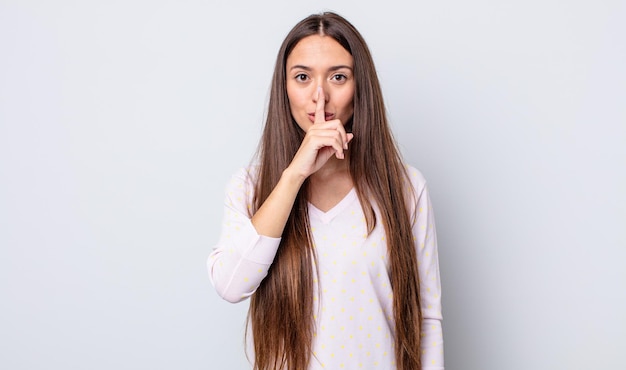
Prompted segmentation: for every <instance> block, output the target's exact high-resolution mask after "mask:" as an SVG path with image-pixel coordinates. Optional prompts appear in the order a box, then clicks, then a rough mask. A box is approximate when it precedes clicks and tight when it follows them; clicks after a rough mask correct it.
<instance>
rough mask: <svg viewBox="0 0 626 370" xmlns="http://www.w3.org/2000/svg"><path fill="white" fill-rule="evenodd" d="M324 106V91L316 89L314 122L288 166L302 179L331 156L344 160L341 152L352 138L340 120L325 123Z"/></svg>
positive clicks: (315, 170) (321, 165) (346, 147)
mask: <svg viewBox="0 0 626 370" xmlns="http://www.w3.org/2000/svg"><path fill="white" fill-rule="evenodd" d="M324 106H325V97H324V91H323V90H322V88H321V87H318V90H317V105H316V106H315V121H314V123H313V125H312V126H311V127H310V128H309V130H308V131H307V133H306V135H305V136H304V140H302V144H300V148H299V149H298V151H297V152H296V155H295V156H294V158H293V160H292V161H291V164H290V165H289V167H290V169H291V170H293V171H295V172H296V173H297V174H299V175H300V176H303V178H307V177H309V176H310V175H312V174H313V173H315V172H317V170H319V169H320V168H322V167H323V166H324V165H325V164H326V162H328V160H329V159H330V157H332V156H333V155H335V156H336V157H337V159H344V158H345V155H344V152H343V151H344V150H346V149H348V143H349V142H350V140H352V138H353V137H354V135H353V134H348V133H346V130H345V129H344V127H343V123H342V122H341V121H340V120H338V119H333V120H330V121H326V119H325V114H324Z"/></svg>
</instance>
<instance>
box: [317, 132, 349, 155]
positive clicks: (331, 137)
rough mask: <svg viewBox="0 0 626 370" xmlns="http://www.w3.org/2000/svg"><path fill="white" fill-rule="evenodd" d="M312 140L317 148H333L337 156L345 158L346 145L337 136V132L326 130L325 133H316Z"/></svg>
mask: <svg viewBox="0 0 626 370" xmlns="http://www.w3.org/2000/svg"><path fill="white" fill-rule="evenodd" d="M310 142H311V143H312V144H313V146H314V147H315V148H316V149H315V150H322V149H323V148H328V149H332V151H334V152H335V154H336V156H337V158H339V159H343V157H344V154H343V151H344V145H343V142H342V141H341V138H340V137H338V136H337V132H336V131H334V133H331V132H326V133H324V134H320V135H316V136H314V137H311V138H310Z"/></svg>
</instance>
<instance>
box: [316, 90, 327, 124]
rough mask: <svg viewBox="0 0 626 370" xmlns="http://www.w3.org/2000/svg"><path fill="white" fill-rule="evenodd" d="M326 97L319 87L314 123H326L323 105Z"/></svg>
mask: <svg viewBox="0 0 626 370" xmlns="http://www.w3.org/2000/svg"><path fill="white" fill-rule="evenodd" d="M325 99H326V97H325V96H324V90H323V89H322V87H321V86H318V87H317V105H316V106H315V123H322V122H326V114H325V113H324V103H325Z"/></svg>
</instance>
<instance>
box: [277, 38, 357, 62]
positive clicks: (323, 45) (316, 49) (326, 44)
mask: <svg viewBox="0 0 626 370" xmlns="http://www.w3.org/2000/svg"><path fill="white" fill-rule="evenodd" d="M352 64H353V59H352V55H350V53H349V52H348V51H347V50H346V49H344V48H343V46H341V44H340V43H338V42H337V41H336V40H335V39H333V38H332V37H330V36H326V35H324V36H322V35H311V36H307V37H305V38H303V39H302V40H300V41H299V42H298V43H297V44H296V46H295V47H294V48H293V50H292V51H291V54H289V56H288V57H287V69H289V68H290V67H291V66H294V65H303V66H307V67H320V68H323V67H332V66H336V65H347V66H350V67H352V66H353V65H352Z"/></svg>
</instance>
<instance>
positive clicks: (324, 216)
mask: <svg viewBox="0 0 626 370" xmlns="http://www.w3.org/2000/svg"><path fill="white" fill-rule="evenodd" d="M356 197H357V195H356V190H355V189H354V187H352V189H350V191H349V192H348V194H346V195H345V196H344V197H343V199H341V200H340V201H339V202H338V203H337V204H335V205H334V206H333V207H332V208H330V209H329V210H328V211H326V212H324V211H322V210H321V209H319V208H317V207H315V206H314V205H313V203H311V202H308V204H309V215H311V216H316V217H317V218H319V219H320V220H322V222H323V223H325V224H327V223H330V221H332V220H333V218H335V217H336V216H337V215H338V214H340V213H341V212H342V211H343V210H344V209H345V208H346V207H347V206H348V205H350V203H352V201H353V200H355V199H356Z"/></svg>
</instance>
